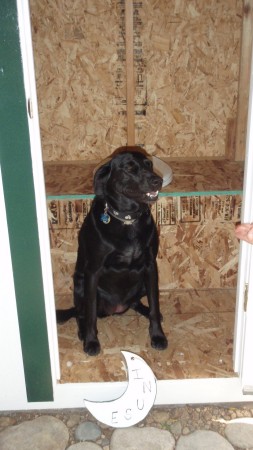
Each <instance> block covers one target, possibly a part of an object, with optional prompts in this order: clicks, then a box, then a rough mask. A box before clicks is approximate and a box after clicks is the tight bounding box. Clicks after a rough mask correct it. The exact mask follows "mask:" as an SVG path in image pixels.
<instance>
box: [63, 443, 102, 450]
mask: <svg viewBox="0 0 253 450" xmlns="http://www.w3.org/2000/svg"><path fill="white" fill-rule="evenodd" d="M67 450H102V447H100V445H97V444H94V443H93V442H79V443H78V444H73V445H71V446H70V447H68V448H67Z"/></svg>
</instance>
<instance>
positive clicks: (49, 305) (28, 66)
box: [3, 0, 253, 409]
mask: <svg viewBox="0 0 253 450" xmlns="http://www.w3.org/2000/svg"><path fill="white" fill-rule="evenodd" d="M17 5H18V12H19V24H20V35H21V48H22V55H23V62H24V77H25V89H26V94H27V99H30V100H31V103H32V106H33V118H29V119H28V120H29V126H30V133H31V145H32V159H33V171H34V181H35V194H36V205H37V206H36V208H37V215H38V218H39V223H40V229H39V235H40V247H41V259H42V271H43V280H44V286H45V301H46V313H47V325H48V330H49V342H50V352H51V353H50V356H51V361H52V363H53V364H52V367H53V368H52V377H53V389H54V401H53V402H43V403H42V402H39V403H38V402H35V403H25V404H24V399H20V400H19V399H17V402H16V403H15V407H14V406H13V405H12V408H13V409H38V408H39V409H49V408H75V407H84V406H85V402H84V398H86V399H94V400H106V399H113V398H116V397H117V396H119V395H121V394H122V393H123V391H124V390H125V388H126V384H127V383H126V382H117V383H115V382H113V383H73V384H59V383H58V382H57V378H59V353H58V342H57V333H56V321H55V312H54V293H53V280H52V271H51V259H50V251H49V236H48V229H47V220H46V209H45V204H46V203H45V202H46V197H45V187H44V177H43V166H42V157H41V147H40V132H39V124H38V109H37V98H36V86H35V77H34V68H33V55H32V44H31V30H30V15H29V7H28V0H17ZM251 100H252V93H251ZM252 129H253V128H252ZM249 152H250V153H251V154H252V147H251V148H249V149H248V153H249ZM251 157H252V155H251ZM245 217H246V216H245ZM251 218H252V210H251ZM248 253H249V252H248V250H247V251H246V248H245V246H244V245H243V244H242V249H241V271H244V268H245V269H246V267H247V264H248V263H247V261H248V260H247V257H246V254H248ZM250 289H251V291H250V293H251V294H252V286H251V288H250ZM241 301H242V300H241V299H240V302H241ZM240 302H239V303H240ZM251 303H253V297H252V301H250V302H249V304H250V307H251V308H252V306H251ZM240 304H241V303H240ZM248 311H249V306H248ZM239 318H240V327H237V332H236V336H237V337H236V339H237V340H238V342H239V344H238V343H237V342H236V352H235V360H236V367H238V373H239V376H238V377H234V378H217V379H213V378H212V379H190V380H158V382H157V397H156V402H155V404H156V405H165V404H174V405H175V404H178V405H179V404H185V403H190V404H196V403H199V404H200V403H234V402H252V401H253V395H247V396H245V395H243V392H242V379H241V377H242V376H243V374H245V380H246V366H247V364H246V363H245V358H246V357H247V358H248V356H247V355H248V353H247V351H246V350H247V345H248V341H247V340H248V333H247V328H246V329H245V330H246V332H245V333H244V332H243V324H244V318H242V317H241V316H239ZM248 328H249V327H248ZM251 342H252V340H251V341H250V343H251ZM243 348H245V352H243V351H242V350H243ZM16 352H17V353H19V352H20V349H18V348H17V349H16ZM243 371H244V372H243ZM20 377H22V374H20ZM3 409H4V408H3Z"/></svg>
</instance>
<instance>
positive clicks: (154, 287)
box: [145, 262, 168, 350]
mask: <svg viewBox="0 0 253 450" xmlns="http://www.w3.org/2000/svg"><path fill="white" fill-rule="evenodd" d="M145 285H146V291H147V297H148V303H149V309H150V312H149V321H150V325H149V334H150V338H151V345H152V347H153V348H155V349H157V350H164V349H165V348H167V346H168V341H167V338H166V336H165V334H164V332H163V329H162V325H161V314H160V308H159V290H158V270H157V264H156V262H152V263H150V264H149V266H148V267H147V269H146V272H145Z"/></svg>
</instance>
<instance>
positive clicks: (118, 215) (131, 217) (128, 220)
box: [100, 202, 142, 225]
mask: <svg viewBox="0 0 253 450" xmlns="http://www.w3.org/2000/svg"><path fill="white" fill-rule="evenodd" d="M108 213H109V214H108ZM141 214H142V212H141V211H139V212H137V213H132V214H126V213H124V212H123V213H122V212H119V211H117V210H116V209H114V208H113V207H112V206H111V205H110V204H109V203H107V202H106V204H105V209H104V212H103V214H101V216H100V220H101V222H103V223H105V224H106V225H107V224H108V223H110V221H111V217H110V216H112V217H114V218H115V219H118V220H120V221H121V222H123V224H124V225H132V224H133V223H134V222H135V221H136V220H137V219H138V218H139V217H140V216H141Z"/></svg>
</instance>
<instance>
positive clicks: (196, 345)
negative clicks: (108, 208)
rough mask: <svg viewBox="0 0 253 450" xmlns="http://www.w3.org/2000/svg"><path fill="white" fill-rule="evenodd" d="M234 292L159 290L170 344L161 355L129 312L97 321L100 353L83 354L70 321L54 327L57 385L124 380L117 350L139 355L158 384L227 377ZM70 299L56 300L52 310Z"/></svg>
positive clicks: (144, 321) (144, 326) (142, 324)
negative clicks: (56, 354)
mask: <svg viewBox="0 0 253 450" xmlns="http://www.w3.org/2000/svg"><path fill="white" fill-rule="evenodd" d="M235 297H236V293H235V289H201V290H193V289H179V290H175V291H171V292H161V294H160V305H161V312H162V314H163V328H164V331H165V334H166V336H167V337H168V340H169V346H168V348H167V349H166V350H164V351H157V350H154V349H153V348H152V347H151V346H150V339H149V333H148V321H147V319H145V318H144V317H142V316H140V315H138V314H137V313H136V312H135V311H132V310H129V311H128V312H127V313H125V314H124V315H114V316H111V317H108V318H104V319H99V320H98V337H99V340H100V343H101V353H100V354H99V355H98V356H96V357H91V356H88V355H87V354H85V353H84V352H83V348H82V342H81V341H80V340H79V339H78V337H77V327H76V321H75V319H71V320H70V321H69V322H68V323H66V324H63V325H58V339H59V351H60V367H61V382H62V383H69V382H93V381H97V382H98V381H121V380H125V379H126V374H125V369H124V364H123V357H122V355H121V350H127V351H130V352H132V353H137V354H138V355H140V356H141V357H142V358H143V359H144V360H145V361H146V362H147V363H148V364H149V365H150V367H151V368H152V370H153V372H154V374H155V376H156V378H157V379H158V380H170V379H184V378H215V377H231V376H233V375H234V373H233V361H232V353H233V334H234V320H235ZM71 301H72V299H71V298H69V297H67V296H64V295H60V296H57V306H58V307H61V306H62V307H63V306H64V307H66V304H67V303H69V304H71Z"/></svg>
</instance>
